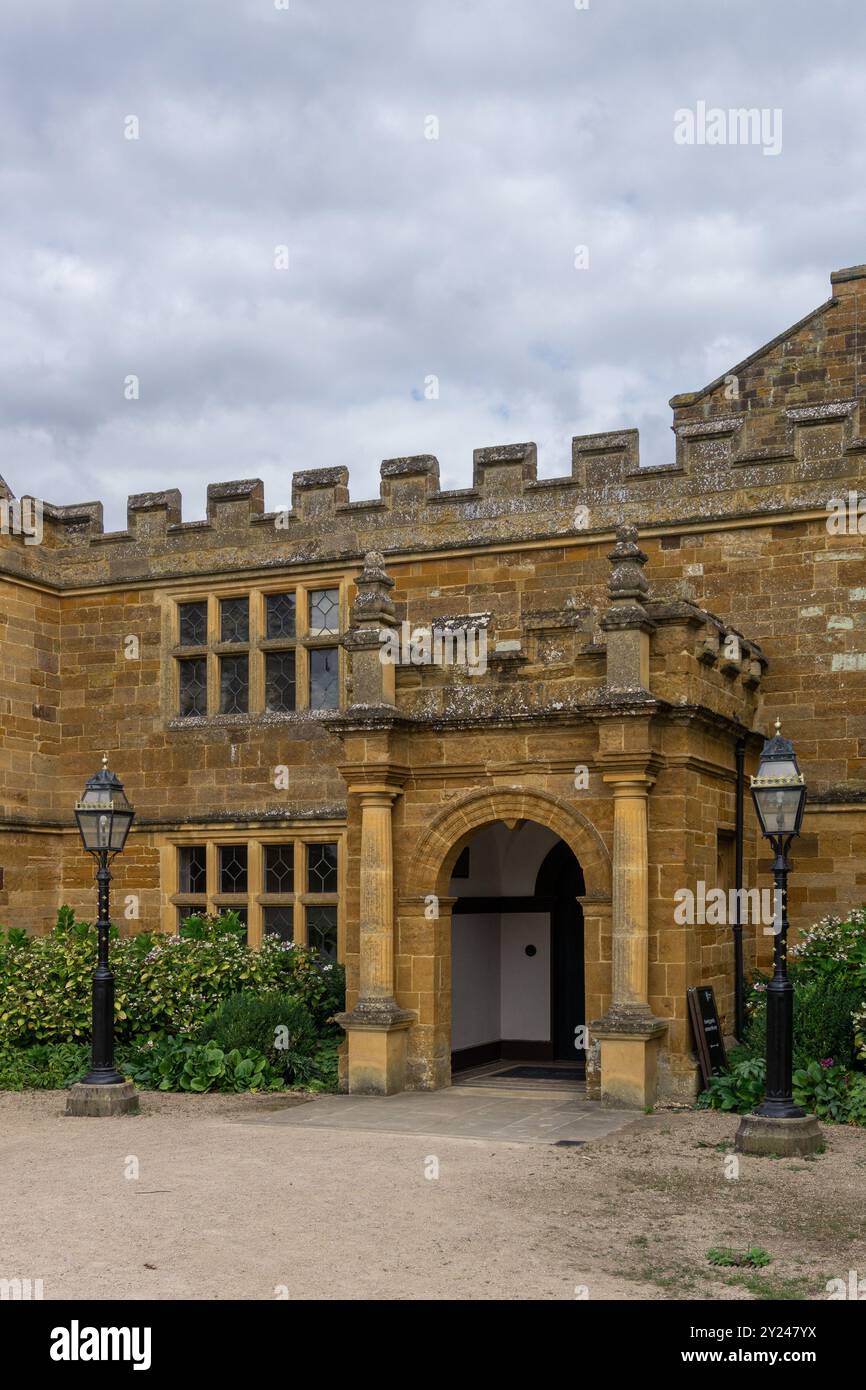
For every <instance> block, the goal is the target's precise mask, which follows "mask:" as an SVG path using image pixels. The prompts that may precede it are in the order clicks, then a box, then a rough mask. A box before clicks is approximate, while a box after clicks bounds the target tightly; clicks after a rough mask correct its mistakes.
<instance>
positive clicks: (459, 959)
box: [451, 912, 502, 1052]
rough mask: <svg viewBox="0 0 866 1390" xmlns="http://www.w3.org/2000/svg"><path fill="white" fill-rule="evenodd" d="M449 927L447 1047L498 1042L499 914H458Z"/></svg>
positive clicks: (457, 1047) (457, 1048)
mask: <svg viewBox="0 0 866 1390" xmlns="http://www.w3.org/2000/svg"><path fill="white" fill-rule="evenodd" d="M452 921H453V926H452V930H451V981H452V984H451V1049H452V1051H454V1052H457V1051H459V1050H460V1048H463V1047H478V1046H480V1044H481V1043H488V1042H498V1040H499V1039H500V1038H501V1037H502V1028H501V1022H500V1008H499V1001H500V995H501V990H500V948H499V930H500V928H499V913H498V912H489V913H459V914H458V915H457V916H456V917H455V918H453V919H452Z"/></svg>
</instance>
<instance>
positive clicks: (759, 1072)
mask: <svg viewBox="0 0 866 1390" xmlns="http://www.w3.org/2000/svg"><path fill="white" fill-rule="evenodd" d="M766 1072H767V1064H766V1062H765V1061H764V1058H763V1057H749V1056H748V1055H743V1054H741V1053H739V1052H733V1053H731V1059H730V1066H729V1067H728V1070H727V1071H725V1072H722V1074H721V1076H713V1077H711V1078H710V1084H709V1086H708V1087H707V1089H706V1090H705V1091H704V1092H703V1093H702V1095H700V1096H699V1097H698V1107H699V1108H700V1109H701V1110H728V1111H730V1110H735V1111H736V1112H737V1113H738V1114H741V1115H743V1114H746V1113H747V1112H748V1111H750V1110H754V1108H755V1106H756V1105H760V1103H761V1101H762V1100H763V1099H764V1089H765V1086H766Z"/></svg>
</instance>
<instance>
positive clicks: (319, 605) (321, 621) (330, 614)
mask: <svg viewBox="0 0 866 1390" xmlns="http://www.w3.org/2000/svg"><path fill="white" fill-rule="evenodd" d="M339 631H340V591H339V589H311V590H310V636H311V637H322V636H324V635H327V636H330V635H331V633H332V632H339Z"/></svg>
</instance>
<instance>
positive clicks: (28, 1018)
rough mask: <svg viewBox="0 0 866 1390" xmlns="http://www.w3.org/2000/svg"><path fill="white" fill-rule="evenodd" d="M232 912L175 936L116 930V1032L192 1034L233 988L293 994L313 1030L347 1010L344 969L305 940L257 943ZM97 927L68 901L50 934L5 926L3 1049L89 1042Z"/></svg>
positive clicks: (0, 968) (0, 961) (0, 971)
mask: <svg viewBox="0 0 866 1390" xmlns="http://www.w3.org/2000/svg"><path fill="white" fill-rule="evenodd" d="M242 933H243V927H242V925H241V923H240V921H239V919H238V917H237V914H236V913H226V914H223V915H222V916H221V917H205V916H193V917H191V918H189V919H188V920H187V921H186V922H184V923H183V925H182V926H181V930H180V932H179V933H178V934H177V935H176V936H165V935H156V934H151V933H147V932H142V933H140V934H138V935H136V936H129V937H119V936H118V934H117V932H116V930H115V929H114V928H112V948H111V962H112V969H113V970H114V975H115V1006H114V1021H115V1036H116V1038H117V1039H118V1041H119V1042H126V1041H129V1040H130V1039H131V1038H132V1037H133V1036H135V1037H140V1036H141V1035H147V1036H151V1037H157V1036H159V1035H160V1034H170V1035H172V1036H178V1035H192V1034H194V1033H195V1032H196V1031H197V1030H198V1029H199V1028H200V1027H201V1026H202V1024H203V1023H204V1021H205V1019H206V1018H207V1017H208V1016H209V1015H210V1014H211V1013H213V1012H214V1010H215V1009H217V1008H218V1007H219V1005H220V1004H221V1003H222V1002H223V1001H224V1000H225V999H227V998H228V997H229V996H230V995H233V994H238V993H240V992H242V991H243V992H251V993H257V994H262V993H273V992H274V991H277V992H280V993H284V994H291V995H293V996H295V997H297V998H298V999H300V1000H301V1001H302V1002H303V1003H304V1004H305V1005H306V1007H307V1009H308V1010H309V1012H310V1014H311V1016H312V1018H313V1021H314V1023H315V1025H316V1027H317V1028H320V1029H321V1028H323V1027H324V1026H325V1024H326V1022H327V1020H328V1019H329V1018H330V1017H331V1016H332V1015H333V1014H334V1013H335V1012H337V1011H338V1010H339V1009H341V1008H342V1007H343V1003H344V998H345V976H344V972H343V970H342V968H341V967H340V966H338V965H335V964H334V963H333V962H331V961H328V960H324V959H323V958H322V957H321V956H319V955H318V953H317V952H316V951H314V950H312V949H310V948H309V947H306V946H296V945H294V944H292V943H285V942H282V941H280V940H278V939H277V938H276V937H268V938H267V939H266V940H265V942H264V943H263V944H262V946H261V947H260V948H259V949H258V950H254V949H253V948H251V947H249V946H247V944H246V942H245V940H243V939H242ZM96 946H97V934H96V928H95V927H94V926H93V924H92V923H89V922H79V921H77V920H76V918H75V914H74V912H73V911H72V909H71V908H68V907H63V908H61V909H60V912H59V913H58V918H57V924H56V926H55V927H54V929H53V931H52V932H51V934H50V935H49V936H43V937H24V936H23V934H22V933H20V932H15V931H9V932H7V933H5V934H4V936H3V939H2V941H0V1047H3V1046H6V1045H13V1046H26V1045H28V1044H32V1043H40V1042H69V1041H82V1042H84V1041H86V1040H87V1039H88V1038H89V1036H90V1012H91V979H92V974H93V967H94V965H95V962H96Z"/></svg>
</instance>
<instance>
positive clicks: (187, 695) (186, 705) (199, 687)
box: [177, 656, 207, 719]
mask: <svg viewBox="0 0 866 1390" xmlns="http://www.w3.org/2000/svg"><path fill="white" fill-rule="evenodd" d="M177 664H178V671H179V678H180V679H179V685H180V714H181V717H182V718H183V719H190V718H193V717H195V716H197V715H203V714H207V657H204V656H195V657H190V658H187V659H185V660H183V661H179V662H178V663H177Z"/></svg>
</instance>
